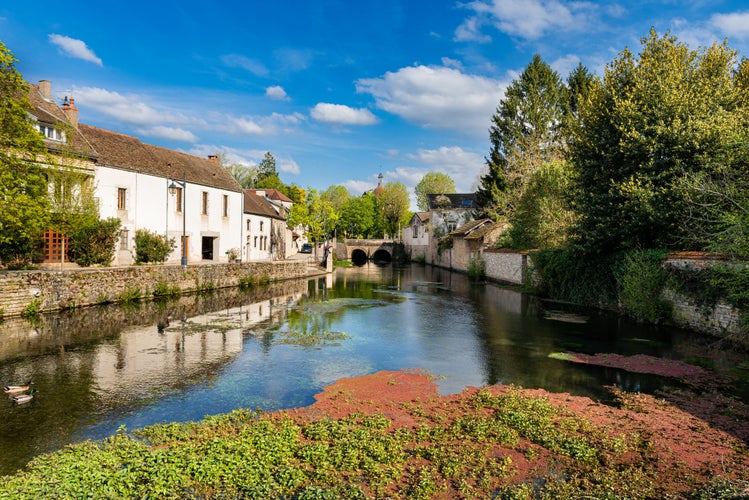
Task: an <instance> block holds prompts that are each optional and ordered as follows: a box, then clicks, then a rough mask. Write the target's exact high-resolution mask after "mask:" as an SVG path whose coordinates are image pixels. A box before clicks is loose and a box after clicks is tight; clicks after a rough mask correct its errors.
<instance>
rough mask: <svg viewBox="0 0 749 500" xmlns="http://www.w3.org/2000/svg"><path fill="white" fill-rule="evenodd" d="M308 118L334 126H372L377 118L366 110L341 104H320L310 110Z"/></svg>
mask: <svg viewBox="0 0 749 500" xmlns="http://www.w3.org/2000/svg"><path fill="white" fill-rule="evenodd" d="M310 116H311V117H312V118H314V119H315V120H317V121H319V122H323V123H329V124H334V125H374V124H375V123H377V122H378V120H377V117H376V116H375V115H373V114H372V112H371V111H369V110H368V109H366V108H359V109H355V108H351V107H349V106H345V105H343V104H330V103H327V102H320V103H317V104H316V105H315V107H314V108H312V109H311V110H310Z"/></svg>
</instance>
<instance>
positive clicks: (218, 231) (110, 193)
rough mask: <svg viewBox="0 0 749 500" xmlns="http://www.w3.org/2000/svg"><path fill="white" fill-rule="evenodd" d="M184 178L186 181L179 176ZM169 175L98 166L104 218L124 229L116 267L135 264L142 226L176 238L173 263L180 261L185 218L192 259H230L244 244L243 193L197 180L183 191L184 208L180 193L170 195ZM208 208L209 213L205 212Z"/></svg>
mask: <svg viewBox="0 0 749 500" xmlns="http://www.w3.org/2000/svg"><path fill="white" fill-rule="evenodd" d="M176 180H178V181H180V182H181V179H176ZM169 184H170V179H169V178H167V177H158V176H155V175H150V174H144V173H138V172H133V171H128V170H124V169H117V168H112V167H104V166H99V167H97V169H96V188H95V192H96V194H95V196H96V197H97V198H98V200H99V211H100V216H101V217H102V218H107V217H117V218H119V219H120V220H121V221H122V233H121V238H120V241H119V242H118V244H117V251H116V253H115V259H114V261H113V263H112V264H113V265H130V264H132V263H133V262H135V232H136V231H137V230H138V229H147V230H149V231H152V232H155V233H158V234H166V235H167V236H168V237H170V238H174V242H175V249H174V251H173V252H172V253H171V255H170V256H169V258H168V259H167V262H166V263H168V264H179V263H180V261H181V256H182V255H181V241H182V234H183V227H182V226H183V216H184V223H185V234H186V236H187V247H188V248H187V261H188V263H191V262H193V263H195V262H203V261H213V262H227V261H228V257H227V252H228V251H229V250H230V249H232V248H235V249H240V248H241V247H242V226H241V224H242V193H241V192H235V191H229V190H224V189H219V188H215V187H209V186H203V185H200V184H192V183H190V182H189V181H188V182H187V186H186V187H185V188H184V189H183V190H182V193H183V195H184V203H185V211H184V214H183V211H182V209H181V208H182V207H178V206H177V204H178V198H179V197H180V194H171V193H170V192H169V189H168V186H169ZM204 208H205V213H204Z"/></svg>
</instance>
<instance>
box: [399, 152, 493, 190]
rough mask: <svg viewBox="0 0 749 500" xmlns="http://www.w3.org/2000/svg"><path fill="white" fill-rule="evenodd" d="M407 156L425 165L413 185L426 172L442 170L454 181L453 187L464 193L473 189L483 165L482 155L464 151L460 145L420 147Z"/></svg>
mask: <svg viewBox="0 0 749 500" xmlns="http://www.w3.org/2000/svg"><path fill="white" fill-rule="evenodd" d="M487 148H488V146H487ZM408 158H409V159H411V160H413V161H416V162H418V163H420V164H422V165H425V166H426V168H422V169H421V170H420V172H421V174H420V176H419V178H418V179H416V182H414V185H415V184H416V183H418V182H419V181H420V180H421V177H423V176H424V174H426V173H427V172H430V171H431V172H442V173H444V174H447V175H449V176H450V177H451V178H452V179H453V180H454V181H455V188H456V189H457V190H458V192H464V193H467V192H473V191H474V189H475V185H476V180H477V179H478V176H479V174H480V173H481V169H482V168H483V165H484V157H483V156H482V155H480V154H477V153H473V152H470V151H466V150H464V149H463V148H461V147H460V146H442V147H440V148H437V149H420V150H418V151H417V152H416V153H412V154H409V155H408Z"/></svg>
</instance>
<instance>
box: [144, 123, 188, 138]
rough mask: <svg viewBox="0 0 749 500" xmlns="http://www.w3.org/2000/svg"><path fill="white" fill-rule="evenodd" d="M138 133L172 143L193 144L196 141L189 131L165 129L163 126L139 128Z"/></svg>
mask: <svg viewBox="0 0 749 500" xmlns="http://www.w3.org/2000/svg"><path fill="white" fill-rule="evenodd" d="M138 133H139V134H141V135H145V136H148V137H159V138H161V139H169V140H172V141H182V142H195V141H197V140H198V138H197V137H196V136H195V134H193V133H192V132H190V131H189V130H185V129H182V128H177V127H166V126H163V125H159V126H156V127H149V128H141V129H139V130H138Z"/></svg>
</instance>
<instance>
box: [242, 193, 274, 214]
mask: <svg viewBox="0 0 749 500" xmlns="http://www.w3.org/2000/svg"><path fill="white" fill-rule="evenodd" d="M244 213H246V214H252V215H261V216H264V217H272V218H274V219H283V216H282V215H281V214H279V213H278V212H277V211H276V210H275V209H274V208H273V207H272V206H271V205H270V203H268V200H266V199H265V197H264V196H261V195H259V194H255V193H253V192H252V190H251V189H245V190H244Z"/></svg>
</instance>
